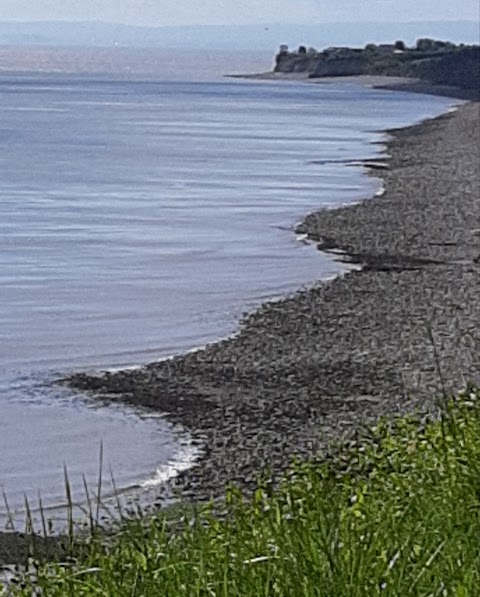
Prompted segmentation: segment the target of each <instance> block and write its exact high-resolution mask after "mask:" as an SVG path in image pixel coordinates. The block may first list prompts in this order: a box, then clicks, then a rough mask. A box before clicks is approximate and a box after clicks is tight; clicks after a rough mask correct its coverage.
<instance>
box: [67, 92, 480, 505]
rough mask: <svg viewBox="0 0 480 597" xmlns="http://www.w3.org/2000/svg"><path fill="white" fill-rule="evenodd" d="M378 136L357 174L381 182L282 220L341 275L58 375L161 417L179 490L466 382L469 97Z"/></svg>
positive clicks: (475, 185) (197, 492) (471, 291)
mask: <svg viewBox="0 0 480 597" xmlns="http://www.w3.org/2000/svg"><path fill="white" fill-rule="evenodd" d="M388 133H389V140H388V143H387V148H386V152H385V154H384V157H383V158H382V159H381V160H377V162H376V165H374V166H373V168H372V170H371V172H372V174H374V175H375V176H381V178H382V179H383V187H384V192H383V193H382V194H380V195H378V196H375V197H373V198H370V199H368V200H365V201H362V202H360V203H358V204H355V205H350V206H346V207H342V208H339V209H334V210H322V211H319V212H316V213H312V214H310V215H308V216H307V217H306V218H305V219H304V221H303V222H302V223H301V224H300V226H299V227H298V232H300V233H302V234H306V235H307V236H308V238H309V239H310V240H311V241H312V242H315V243H317V244H318V247H319V249H320V250H323V251H328V252H333V253H334V254H336V255H337V257H338V259H341V260H343V261H347V262H351V263H354V264H355V265H356V267H355V268H354V269H352V271H350V272H349V273H347V274H345V275H343V276H340V277H337V278H336V279H334V280H331V281H328V282H319V283H318V284H316V285H314V286H313V287H312V288H309V289H307V290H302V291H299V292H297V293H296V294H294V295H293V296H290V297H287V298H285V299H283V300H280V301H275V302H267V303H266V304H264V305H263V306H262V307H261V308H260V309H258V310H256V311H255V312H253V313H251V314H247V315H246V316H245V317H244V319H243V320H242V321H241V323H240V327H239V330H238V332H237V333H236V334H235V335H234V336H232V337H231V338H228V339H226V340H223V341H220V342H217V343H214V344H211V345H209V346H207V347H206V348H204V349H201V350H198V351H195V352H191V353H187V354H185V355H182V356H179V357H174V358H172V359H169V360H166V361H162V362H158V363H151V364H149V365H147V366H145V367H143V368H141V369H138V370H130V371H120V372H117V373H105V374H102V375H100V376H99V375H87V374H75V375H73V376H72V377H70V378H69V379H68V380H66V383H68V384H69V385H71V386H73V387H75V388H78V389H80V390H82V391H87V392H89V393H90V394H91V395H92V396H95V397H98V399H101V400H105V399H107V400H108V401H117V400H118V401H121V402H125V403H129V404H133V405H139V406H142V407H146V408H148V409H153V410H155V411H158V412H161V413H165V415H166V416H167V417H168V418H169V419H170V420H171V421H172V422H174V423H178V424H181V425H182V426H183V427H184V428H186V429H187V430H188V431H189V432H190V433H191V434H192V437H193V438H194V440H195V439H196V440H198V442H199V443H201V444H202V445H203V451H204V452H203V456H202V457H201V458H200V459H199V460H198V461H197V463H196V464H195V465H194V466H193V467H192V468H191V469H189V470H188V471H187V472H185V473H183V474H182V475H180V476H179V477H178V478H177V479H176V481H175V484H176V490H177V491H179V492H180V495H181V496H182V497H183V498H187V497H190V498H192V499H195V500H205V499H210V498H215V497H218V496H220V495H221V494H222V493H223V491H224V488H225V486H226V485H227V484H229V483H232V482H233V483H235V484H238V485H240V486H241V487H244V488H246V489H248V488H250V487H252V486H253V485H254V483H255V481H256V478H257V476H258V474H259V473H261V472H262V471H263V470H264V469H265V468H268V469H269V470H270V471H271V472H272V474H273V475H274V476H278V475H280V474H281V473H282V471H284V470H285V468H286V467H288V465H289V463H291V460H292V458H293V457H295V456H302V457H310V456H313V455H314V454H316V453H317V452H318V451H319V450H322V449H326V448H327V446H328V444H329V442H330V441H331V440H332V439H334V438H340V437H345V436H348V435H351V434H352V433H354V432H355V430H356V429H358V428H359V427H360V426H361V425H363V424H365V423H371V422H373V421H375V419H377V418H378V417H380V416H383V415H392V414H395V413H405V412H413V411H420V412H428V411H430V410H431V409H432V408H434V407H435V401H436V400H437V399H438V397H440V396H442V395H444V394H445V393H447V394H449V393H452V392H455V391H457V390H459V389H461V388H463V387H464V386H465V385H466V384H467V383H470V382H471V383H475V384H479V383H480V350H479V349H480V328H479V325H478V323H479V322H480V284H479V282H480V276H479V274H480V219H479V215H480V145H479V139H480V104H479V103H478V102H472V103H468V104H464V105H462V106H460V107H459V108H457V109H456V110H455V111H452V112H450V113H448V114H445V115H443V116H441V117H439V118H436V119H433V120H429V121H425V122H423V123H421V124H419V125H415V126H412V127H408V128H404V129H398V130H392V131H388ZM379 164H380V165H379Z"/></svg>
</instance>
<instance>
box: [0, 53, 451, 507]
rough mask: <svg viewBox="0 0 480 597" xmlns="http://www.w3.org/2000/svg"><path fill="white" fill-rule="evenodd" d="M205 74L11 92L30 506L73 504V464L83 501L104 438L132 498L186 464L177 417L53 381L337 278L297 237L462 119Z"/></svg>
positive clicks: (12, 454)
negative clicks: (101, 402)
mask: <svg viewBox="0 0 480 597" xmlns="http://www.w3.org/2000/svg"><path fill="white" fill-rule="evenodd" d="M209 68H211V64H210V63H209ZM197 70H198V69H197ZM245 70H248V68H246V69H245ZM208 72H209V76H208V77H205V78H204V79H205V80H195V81H194V80H181V78H180V80H172V77H171V76H166V75H165V76H164V77H162V69H161V68H160V67H159V72H158V73H157V76H156V77H153V76H152V74H151V73H150V75H149V77H143V78H142V77H140V76H136V77H130V78H128V77H126V76H125V75H122V76H121V77H119V76H118V73H112V74H111V76H107V75H105V74H103V75H99V74H97V73H95V74H90V75H89V74H85V73H84V72H83V73H81V74H79V73H73V74H72V73H70V74H65V73H55V74H51V73H50V74H48V73H40V74H38V73H37V74H24V73H10V74H4V75H3V76H0V168H1V178H0V305H1V311H0V324H1V325H0V488H3V489H4V490H5V491H6V493H7V495H8V496H9V499H10V502H11V505H13V506H14V507H19V506H20V505H21V503H22V500H23V493H24V492H26V493H27V495H28V496H29V497H31V496H36V495H37V491H38V490H40V491H41V493H42V495H43V497H44V500H45V501H46V502H48V503H56V502H57V501H58V500H59V499H61V487H59V484H60V483H61V480H62V475H63V464H64V463H66V464H67V465H68V467H69V470H70V475H71V477H72V482H73V484H74V486H75V490H76V491H80V489H81V486H82V481H81V476H82V474H86V475H87V477H89V478H93V479H94V478H95V475H96V471H97V461H98V450H99V445H100V443H101V442H103V446H104V452H105V459H106V462H107V464H108V466H109V467H110V466H111V467H112V469H113V470H114V473H115V477H116V480H117V484H118V485H119V486H120V487H129V486H131V485H135V484H139V483H142V482H144V481H145V480H148V479H152V478H155V477H158V471H159V470H160V472H161V470H162V466H163V467H164V469H163V470H164V471H165V470H167V469H166V468H165V467H166V466H167V465H168V463H169V462H171V461H172V460H174V459H175V458H177V459H178V458H180V459H181V458H182V457H188V452H186V451H185V450H186V445H187V443H188V442H187V438H186V437H180V436H179V435H178V433H177V431H176V430H173V429H172V428H171V426H169V425H168V424H167V423H166V422H165V421H163V420H162V419H161V418H160V419H159V418H156V419H154V420H153V419H149V418H148V417H146V416H145V415H144V414H142V413H137V412H135V411H132V410H129V409H124V408H98V407H95V406H94V405H92V404H90V403H88V401H85V398H84V397H81V396H78V395H72V394H71V393H69V392H68V391H67V390H65V389H63V388H59V387H56V386H54V385H52V383H51V382H52V379H55V378H56V377H58V376H61V375H64V374H65V373H68V372H71V371H73V370H81V369H89V370H91V369H94V370H98V369H102V368H110V367H121V366H131V365H139V364H142V363H146V362H148V361H151V360H154V359H158V358H162V357H165V356H168V355H171V354H174V353H178V352H181V351H184V350H187V349H191V348H192V347H195V346H199V345H203V344H205V343H207V342H209V341H212V340H215V339H217V338H219V337H224V336H225V335H227V334H229V333H231V332H233V331H234V330H235V327H236V324H237V321H238V318H239V316H240V315H241V314H242V312H244V311H245V310H247V309H251V308H253V307H254V306H255V305H258V304H260V303H261V302H263V301H265V300H267V299H269V298H272V297H278V296H282V295H285V294H287V293H289V292H293V291H294V290H295V289H297V288H299V287H301V286H303V285H306V284H310V283H312V282H314V281H316V280H318V279H321V278H327V277H330V276H332V275H335V274H336V273H338V272H339V271H341V267H342V266H340V265H339V264H337V263H335V262H334V261H333V260H332V259H331V258H329V257H326V256H323V255H321V254H319V253H318V252H317V251H316V250H315V249H314V248H312V247H311V246H309V245H306V244H304V243H302V242H300V240H299V239H298V238H297V237H296V236H295V234H294V232H293V229H294V226H295V224H296V223H297V222H298V221H299V220H300V219H301V218H302V217H303V216H304V215H305V214H306V213H308V212H309V211H312V210H314V209H317V208H319V207H322V206H324V207H333V206H336V205H341V204H343V203H346V202H349V201H357V200H359V199H361V198H365V197H368V196H371V195H372V194H373V193H374V192H375V191H376V190H377V189H378V186H379V181H378V180H376V179H374V178H372V177H367V176H365V175H364V172H363V171H362V169H361V168H360V167H351V166H346V165H345V162H348V161H349V160H358V159H362V158H369V157H372V156H374V155H375V154H376V152H377V151H379V149H381V145H379V144H378V142H380V141H381V140H382V139H384V136H383V135H382V134H381V133H380V132H378V131H380V130H382V129H385V128H387V127H395V126H402V125H406V124H409V123H411V122H413V121H418V120H420V119H423V118H425V117H429V116H433V115H436V114H439V113H441V112H442V111H445V110H446V109H447V108H448V107H449V106H450V104H451V100H449V99H446V98H433V97H428V96H420V95H413V94H408V93H391V92H385V91H376V90H371V89H367V88H364V87H361V86H359V85H357V84H352V83H348V84H347V83H342V82H341V81H339V82H338V83H328V84H324V85H306V84H296V83H295V84H293V83H275V82H268V83H262V82H256V81H238V80H228V79H221V78H220V77H214V76H213V75H212V74H211V73H210V71H208ZM177 75H178V72H177ZM200 79H201V77H200ZM374 143H375V144H374ZM0 516H1V507H0Z"/></svg>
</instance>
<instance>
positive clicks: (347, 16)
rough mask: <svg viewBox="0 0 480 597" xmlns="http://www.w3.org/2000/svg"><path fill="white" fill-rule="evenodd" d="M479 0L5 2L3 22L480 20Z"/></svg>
mask: <svg viewBox="0 0 480 597" xmlns="http://www.w3.org/2000/svg"><path fill="white" fill-rule="evenodd" d="M479 11H480V9H479V0H331V1H329V2H328V1H326V0H177V1H175V0H0V21H15V20H16V21H38V20H67V21H90V20H98V21H110V22H117V23H126V24H132V25H150V26H162V25H197V24H215V25H219V24H253V23H265V24H268V23H272V24H273V23H322V22H324V23H325V22H338V21H344V22H358V21H417V20H429V21H436V20H439V21H440V20H449V21H452V20H478V19H479Z"/></svg>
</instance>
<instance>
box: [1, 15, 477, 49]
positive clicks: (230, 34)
mask: <svg viewBox="0 0 480 597" xmlns="http://www.w3.org/2000/svg"><path fill="white" fill-rule="evenodd" d="M478 35H479V33H478V24H477V23H474V22H470V21H456V22H436V21H432V22H412V23H380V22H379V23H320V24H305V25H298V24H293V25H285V24H275V23H272V24H264V25H252V26H250V25H243V26H234V25H228V26H191V27H134V26H127V25H120V24H114V23H101V22H78V23H70V22H54V21H52V22H31V23H20V22H18V23H17V22H0V45H15V46H26V45H35V46H39V45H40V46H42V45H43V46H81V47H112V46H121V47H144V48H148V47H157V48H186V49H189V48H191V49H230V50H235V49H239V50H245V49H253V50H263V49H266V50H271V49H272V48H275V47H277V46H278V44H279V43H286V44H289V45H292V46H296V45H299V44H302V43H305V41H306V40H309V43H312V44H314V45H316V46H317V47H327V46H329V45H333V44H337V45H338V44H340V45H361V46H363V45H365V44H366V43H368V42H371V41H375V42H377V43H381V42H383V41H387V40H389V39H397V38H399V37H401V38H402V39H404V40H405V41H406V42H407V43H413V42H414V41H415V40H416V39H417V38H419V37H433V38H440V39H442V38H443V39H450V40H452V41H454V42H456V43H460V42H463V43H478Z"/></svg>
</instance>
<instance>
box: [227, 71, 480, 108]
mask: <svg viewBox="0 0 480 597" xmlns="http://www.w3.org/2000/svg"><path fill="white" fill-rule="evenodd" d="M226 76H227V77H229V78H232V79H249V80H252V81H292V82H303V83H311V84H312V85H325V84H329V83H337V82H338V81H339V80H341V81H343V82H346V83H357V84H359V85H365V86H366V87H372V88H373V89H383V90H385V91H407V92H409V93H422V94H426V95H437V96H442V97H451V98H455V99H462V100H467V101H478V100H480V93H479V91H478V90H474V89H462V88H460V87H452V86H449V85H438V84H436V83H429V82H428V81H424V80H422V79H412V78H411V77H397V76H392V77H389V76H386V75H342V76H338V77H310V76H309V75H308V73H277V72H274V71H267V72H265V73H257V74H244V75H226Z"/></svg>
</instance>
